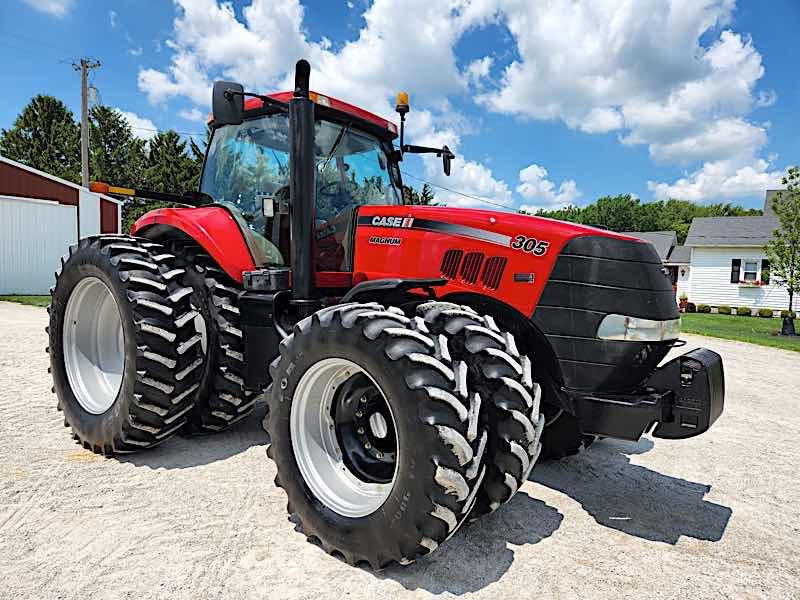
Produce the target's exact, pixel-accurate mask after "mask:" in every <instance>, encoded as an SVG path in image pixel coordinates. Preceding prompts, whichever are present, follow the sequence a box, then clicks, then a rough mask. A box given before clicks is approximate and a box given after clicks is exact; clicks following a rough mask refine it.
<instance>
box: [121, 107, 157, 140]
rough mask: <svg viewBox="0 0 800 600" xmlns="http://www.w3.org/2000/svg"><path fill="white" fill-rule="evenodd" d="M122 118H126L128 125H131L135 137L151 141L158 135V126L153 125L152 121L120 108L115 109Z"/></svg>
mask: <svg viewBox="0 0 800 600" xmlns="http://www.w3.org/2000/svg"><path fill="white" fill-rule="evenodd" d="M114 110H116V111H117V112H118V113H119V114H120V115H122V118H124V119H125V120H126V121H127V122H128V125H130V127H131V130H132V131H133V135H135V136H136V137H138V138H141V139H143V140H149V139H151V138H153V137H154V136H155V135H156V133H158V131H157V130H158V127H156V124H155V123H153V122H152V121H151V120H150V119H148V118H146V117H140V116H139V115H137V114H136V113H134V112H129V111H126V110H122V109H120V108H115V109H114Z"/></svg>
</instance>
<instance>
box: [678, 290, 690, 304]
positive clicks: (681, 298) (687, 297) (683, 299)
mask: <svg viewBox="0 0 800 600" xmlns="http://www.w3.org/2000/svg"><path fill="white" fill-rule="evenodd" d="M688 299H689V296H687V295H686V292H684V293H683V294H681V295H680V296H678V300H680V301H681V302H686V301H687V300H688Z"/></svg>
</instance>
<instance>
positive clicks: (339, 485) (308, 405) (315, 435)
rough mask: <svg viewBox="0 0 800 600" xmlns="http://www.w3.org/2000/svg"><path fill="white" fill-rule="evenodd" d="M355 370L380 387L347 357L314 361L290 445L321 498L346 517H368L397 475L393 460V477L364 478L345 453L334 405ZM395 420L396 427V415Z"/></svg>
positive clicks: (295, 410) (297, 402)
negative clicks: (381, 480) (385, 480)
mask: <svg viewBox="0 0 800 600" xmlns="http://www.w3.org/2000/svg"><path fill="white" fill-rule="evenodd" d="M357 374H363V375H366V376H367V378H369V380H370V381H371V382H372V384H373V385H374V386H375V388H376V389H377V390H378V391H379V392H380V388H379V387H378V385H377V384H376V383H375V380H374V379H373V378H372V377H371V376H370V375H369V373H367V372H366V371H364V370H363V369H362V368H361V367H359V366H358V365H356V364H355V363H353V362H351V361H349V360H346V359H343V358H326V359H323V360H321V361H319V362H317V363H315V364H314V365H312V366H311V367H310V368H309V369H308V370H307V371H306V372H305V373H304V374H303V376H302V377H301V378H300V381H299V383H298V384H297V388H296V389H295V392H294V397H293V400H292V408H291V414H290V419H289V430H290V434H291V440H292V450H293V451H294V456H295V460H296V462H297V466H298V468H299V469H300V474H301V475H302V476H303V479H304V480H305V482H306V485H307V486H308V487H309V489H310V490H311V492H312V493H313V494H314V496H315V497H316V498H317V499H318V500H319V501H320V502H322V503H323V504H324V505H325V506H327V507H328V508H329V509H331V510H333V511H334V512H336V513H338V514H340V515H343V516H345V517H364V516H366V515H369V514H372V513H373V512H375V511H376V510H378V509H379V508H380V507H381V506H382V505H383V503H384V502H385V501H386V499H387V498H388V497H389V494H390V493H391V491H392V488H393V487H394V483H395V481H396V479H397V465H396V464H395V468H394V475H393V476H392V480H391V481H390V482H388V483H374V482H367V481H364V480H362V479H360V478H359V477H357V476H356V475H355V473H353V472H352V471H351V470H350V469H349V468H348V466H347V463H346V461H345V460H344V457H343V455H342V449H341V447H340V445H339V441H338V439H337V435H336V427H335V424H334V419H333V417H332V414H331V408H332V406H333V402H334V397H335V395H336V390H337V389H338V388H339V386H341V385H342V384H343V383H344V382H345V381H347V380H348V379H349V378H350V377H353V376H354V375H357ZM381 395H383V393H382V392H381ZM383 399H384V401H385V396H384V397H383ZM387 405H388V404H387ZM389 410H390V411H391V408H390V409H389ZM391 419H392V424H391V426H392V427H395V423H394V415H393V414H392V415H391ZM394 430H395V431H396V428H395V429H394ZM398 450H399V442H398ZM397 455H398V456H399V451H398V452H397Z"/></svg>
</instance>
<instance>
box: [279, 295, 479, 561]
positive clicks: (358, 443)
mask: <svg viewBox="0 0 800 600" xmlns="http://www.w3.org/2000/svg"><path fill="white" fill-rule="evenodd" d="M410 322H411V319H409V318H408V317H406V316H404V315H403V314H402V313H401V312H400V311H399V310H397V309H388V310H387V309H384V308H383V307H382V306H380V305H378V304H355V303H354V304H345V305H341V306H334V307H331V308H327V309H323V310H321V311H319V312H317V313H315V314H314V315H312V316H311V317H309V318H307V319H304V320H303V321H301V322H300V323H298V324H297V325H296V326H295V328H294V332H293V333H292V335H290V336H289V337H288V338H287V339H285V340H284V341H283V342H282V343H281V346H280V356H279V357H278V358H277V359H276V360H275V361H274V362H273V365H272V367H271V372H272V380H273V383H272V385H271V388H270V390H268V392H267V396H268V403H269V415H268V430H269V434H270V439H271V443H270V446H269V449H268V454H269V456H270V457H271V458H272V459H273V460H274V461H275V464H276V466H277V470H278V474H277V477H276V478H275V483H276V485H278V486H280V487H282V488H284V489H285V491H286V495H287V496H288V500H289V504H288V510H289V512H290V513H293V514H295V515H296V517H297V519H298V520H299V523H300V527H301V529H302V531H303V532H304V533H305V535H306V536H307V537H308V538H309V539H310V540H312V541H318V542H319V543H320V544H321V545H322V547H323V548H324V549H325V550H326V551H327V552H329V553H331V554H334V555H339V556H340V557H342V558H343V559H344V560H345V561H347V562H348V563H350V564H358V563H368V564H369V565H370V566H371V567H372V568H373V569H380V568H382V567H384V566H386V565H388V564H390V563H391V562H392V561H396V562H398V563H402V564H405V563H408V562H411V561H413V560H415V559H417V558H419V557H421V556H424V555H426V554H428V553H430V552H432V551H433V550H435V549H436V548H437V547H438V546H439V545H440V544H441V543H442V542H444V541H445V540H446V539H447V538H448V537H450V536H451V535H452V534H453V533H454V532H455V531H456V530H457V529H458V528H459V527H460V526H461V524H462V523H463V522H464V520H465V519H466V517H467V516H468V514H469V512H470V509H471V507H472V506H473V503H474V501H475V495H476V492H477V490H478V488H479V486H480V482H481V480H482V478H483V476H484V473H485V466H484V459H483V450H484V445H483V442H482V440H483V441H485V433H484V432H483V431H482V429H481V425H480V418H479V415H478V407H477V406H476V405H475V404H474V402H471V401H470V399H469V397H468V393H467V389H466V367H465V365H464V364H463V363H458V362H453V361H451V360H450V356H449V353H448V350H447V347H446V340H444V338H441V339H436V338H432V337H431V336H429V335H426V334H424V333H422V332H419V331H414V330H413V329H412V328H411V327H410ZM362 407H363V408H362ZM376 414H379V415H380V417H376V416H374V415H376Z"/></svg>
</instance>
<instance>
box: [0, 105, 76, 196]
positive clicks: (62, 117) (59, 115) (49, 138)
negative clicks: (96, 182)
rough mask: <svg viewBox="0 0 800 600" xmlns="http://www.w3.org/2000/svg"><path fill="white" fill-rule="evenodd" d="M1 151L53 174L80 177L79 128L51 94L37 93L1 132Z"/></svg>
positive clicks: (64, 107) (66, 109) (70, 113)
mask: <svg viewBox="0 0 800 600" xmlns="http://www.w3.org/2000/svg"><path fill="white" fill-rule="evenodd" d="M0 154H2V155H3V156H5V157H6V158H10V159H11V160H16V161H19V162H21V163H23V164H25V165H28V166H29V167H33V168H35V169H39V170H41V171H44V172H46V173H50V174H51V175H55V176H56V177H61V178H63V179H67V180H69V181H73V182H75V183H79V182H80V180H81V161H80V154H81V151H80V128H79V127H78V124H77V123H75V119H74V117H73V115H72V112H71V111H70V110H69V109H68V108H67V107H66V105H65V104H64V103H63V102H61V100H59V99H57V98H54V97H53V96H45V95H38V96H36V97H35V98H33V99H32V100H31V101H30V102H29V103H28V105H27V106H26V107H25V108H23V109H22V112H21V113H20V114H19V116H18V117H17V118H16V120H15V121H14V125H13V126H12V127H11V129H3V130H1V131H0Z"/></svg>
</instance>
